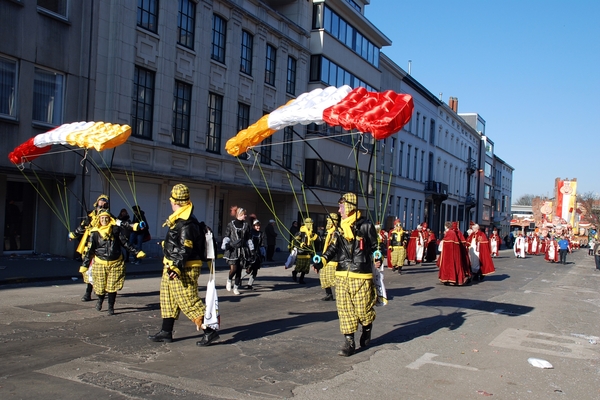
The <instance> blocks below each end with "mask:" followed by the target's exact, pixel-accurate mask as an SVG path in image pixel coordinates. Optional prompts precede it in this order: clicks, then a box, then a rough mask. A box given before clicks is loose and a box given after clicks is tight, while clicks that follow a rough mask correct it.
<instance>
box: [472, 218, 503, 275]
mask: <svg viewBox="0 0 600 400" xmlns="http://www.w3.org/2000/svg"><path fill="white" fill-rule="evenodd" d="M471 229H472V230H473V233H472V234H471V236H469V237H468V238H467V244H468V245H469V259H470V261H471V273H472V276H473V277H474V278H475V279H477V280H479V281H482V280H483V277H484V276H486V275H490V274H493V273H494V272H495V271H496V269H495V268H494V261H493V260H492V254H491V247H490V242H489V240H488V238H487V236H485V233H483V232H481V231H480V230H479V224H474V225H473V226H472V227H471Z"/></svg>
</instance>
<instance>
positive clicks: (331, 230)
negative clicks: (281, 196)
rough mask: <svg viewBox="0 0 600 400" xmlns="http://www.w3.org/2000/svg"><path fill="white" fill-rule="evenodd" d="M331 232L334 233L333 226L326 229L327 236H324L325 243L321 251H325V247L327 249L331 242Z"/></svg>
mask: <svg viewBox="0 0 600 400" xmlns="http://www.w3.org/2000/svg"><path fill="white" fill-rule="evenodd" d="M333 232H335V226H333V227H331V228H329V229H327V236H325V243H324V244H323V250H324V251H325V250H327V247H329V242H331V236H332V235H333Z"/></svg>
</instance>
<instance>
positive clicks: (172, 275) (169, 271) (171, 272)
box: [167, 268, 179, 280]
mask: <svg viewBox="0 0 600 400" xmlns="http://www.w3.org/2000/svg"><path fill="white" fill-rule="evenodd" d="M167 275H169V279H170V280H173V279H179V274H177V271H176V270H174V269H171V268H168V269H167Z"/></svg>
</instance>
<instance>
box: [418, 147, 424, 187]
mask: <svg viewBox="0 0 600 400" xmlns="http://www.w3.org/2000/svg"><path fill="white" fill-rule="evenodd" d="M424 166H425V152H424V151H421V178H420V179H419V180H420V181H421V182H423V167H424Z"/></svg>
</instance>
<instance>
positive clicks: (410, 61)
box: [408, 60, 412, 75]
mask: <svg viewBox="0 0 600 400" xmlns="http://www.w3.org/2000/svg"><path fill="white" fill-rule="evenodd" d="M411 67H412V60H408V74H409V75H410V73H411V69H412V68H411Z"/></svg>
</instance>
